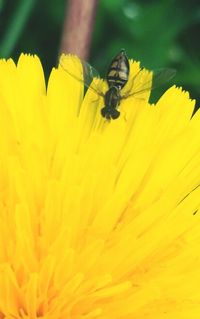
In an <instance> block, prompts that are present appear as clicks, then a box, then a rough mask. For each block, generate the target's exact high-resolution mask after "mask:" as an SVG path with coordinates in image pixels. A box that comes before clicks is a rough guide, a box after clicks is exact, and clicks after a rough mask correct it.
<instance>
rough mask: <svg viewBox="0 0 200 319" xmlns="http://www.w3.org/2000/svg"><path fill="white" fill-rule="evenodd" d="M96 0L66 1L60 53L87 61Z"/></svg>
mask: <svg viewBox="0 0 200 319" xmlns="http://www.w3.org/2000/svg"><path fill="white" fill-rule="evenodd" d="M97 2H98V0H68V6H67V8H66V14H65V21H64V27H63V34H62V40H61V48H60V53H73V54H76V55H78V56H79V57H80V58H81V59H84V60H87V59H88V56H89V51H90V43H91V36H92V30H93V24H94V19H95V13H96V7H97Z"/></svg>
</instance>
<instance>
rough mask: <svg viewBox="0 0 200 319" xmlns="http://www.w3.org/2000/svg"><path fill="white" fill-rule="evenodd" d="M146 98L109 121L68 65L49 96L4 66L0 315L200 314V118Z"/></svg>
mask: <svg viewBox="0 0 200 319" xmlns="http://www.w3.org/2000/svg"><path fill="white" fill-rule="evenodd" d="M72 60H73V59H72ZM131 68H132V71H131V72H132V73H133V72H136V70H137V69H138V68H139V66H138V64H137V63H131ZM147 76H149V74H147ZM148 94H149V92H147V93H146V96H143V99H136V98H130V99H126V100H124V101H123V102H122V104H121V106H120V111H121V113H122V114H121V116H120V118H119V119H117V120H115V121H110V122H108V121H105V119H103V118H102V117H101V115H100V109H101V108H102V106H103V101H102V99H101V98H97V96H95V93H94V92H90V91H88V93H87V94H86V96H85V98H84V99H83V84H82V83H81V82H79V81H77V80H76V79H75V78H73V77H72V76H70V75H69V74H68V73H67V72H65V71H64V70H63V69H62V68H59V69H53V70H52V73H51V75H50V79H49V82H48V88H47V92H46V89H45V83H44V75H43V71H42V67H41V64H40V61H39V59H38V58H37V57H32V56H25V55H21V57H20V59H19V61H18V64H17V66H15V64H14V62H13V61H12V60H8V61H3V60H2V61H1V62H0V127H1V134H0V207H1V209H0V212H1V213H0V318H2V319H3V318H6V319H20V318H24V319H25V318H26V319H36V318H40V319H41V318H43V319H67V318H71V319H93V318H101V319H133V318H137V319H144V318H145V319H155V318H156V319H163V318H165V319H173V318H174V319H175V318H176V319H198V318H199V314H200V289H199V286H200V253H199V245H200V235H199V234H200V220H199V218H200V217H199V213H198V209H199V205H200V187H199V184H200V115H199V114H200V113H199V112H197V113H196V114H195V116H194V117H193V118H191V116H192V113H193V109H194V102H193V101H191V100H190V99H189V95H188V93H186V92H183V91H182V90H181V89H177V88H175V87H172V88H170V89H169V90H168V91H167V92H166V93H165V94H164V95H163V96H162V97H161V99H160V100H159V101H158V103H157V104H156V105H155V106H150V105H149V104H148Z"/></svg>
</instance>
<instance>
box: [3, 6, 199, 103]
mask: <svg viewBox="0 0 200 319" xmlns="http://www.w3.org/2000/svg"><path fill="white" fill-rule="evenodd" d="M65 5H66V1H65V0H57V1H52V0H43V1H41V0H40V1H39V0H16V1H13V0H0V14H1V22H0V26H1V27H0V57H6V58H7V57H10V56H12V57H14V58H15V59H17V57H18V56H19V54H20V52H27V53H36V54H38V55H39V56H40V58H41V59H42V62H43V65H44V68H45V73H46V75H48V73H49V71H50V69H51V68H52V66H54V65H55V64H56V63H57V56H58V52H59V45H60V38H61V32H62V26H63V19H64V11H65ZM199 33H200V2H199V1H195V0H190V1H188V0H182V1H181V0H160V1H159V0H135V1H133V0H99V6H98V11H97V18H96V24H95V26H94V33H93V41H92V48H91V58H90V63H91V64H92V65H93V66H95V68H97V69H98V70H99V72H100V73H101V74H104V72H105V70H106V67H107V63H105V61H108V63H109V61H110V60H111V58H112V57H113V56H114V55H115V54H116V52H118V51H119V49H120V48H125V49H126V51H127V53H128V56H129V57H132V58H134V59H136V60H140V61H141V63H142V65H143V66H146V67H148V68H150V69H155V68H160V67H173V68H175V69H177V76H176V78H175V79H174V81H172V83H176V84H177V85H179V86H183V88H184V89H186V90H189V91H190V93H191V97H193V98H197V99H198V97H199V96H200V55H199V52H200V41H199ZM199 103H200V100H199V101H198V104H199Z"/></svg>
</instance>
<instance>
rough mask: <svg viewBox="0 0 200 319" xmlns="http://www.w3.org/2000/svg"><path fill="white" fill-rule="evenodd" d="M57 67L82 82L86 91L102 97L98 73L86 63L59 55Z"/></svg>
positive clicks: (75, 58)
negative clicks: (88, 90)
mask: <svg viewBox="0 0 200 319" xmlns="http://www.w3.org/2000/svg"><path fill="white" fill-rule="evenodd" d="M59 66H60V67H61V68H62V69H63V70H64V71H65V72H67V73H68V74H69V75H70V76H72V77H73V78H74V79H76V80H77V81H80V82H82V83H83V84H84V85H85V86H86V87H87V88H88V89H90V90H92V91H94V92H95V93H96V94H98V95H100V96H104V95H103V93H102V92H101V90H100V87H99V85H98V84H99V81H97V80H98V79H100V76H99V73H98V72H97V70H96V69H95V68H93V67H92V66H91V65H90V64H89V63H87V62H86V61H83V60H80V59H79V58H78V57H76V56H73V55H61V57H60V60H59Z"/></svg>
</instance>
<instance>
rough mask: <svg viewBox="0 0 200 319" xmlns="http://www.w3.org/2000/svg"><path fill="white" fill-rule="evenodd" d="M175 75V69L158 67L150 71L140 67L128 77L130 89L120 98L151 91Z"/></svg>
mask: <svg viewBox="0 0 200 319" xmlns="http://www.w3.org/2000/svg"><path fill="white" fill-rule="evenodd" d="M175 75H176V70H174V69H158V70H152V71H149V70H146V69H141V70H140V71H139V72H138V73H136V74H135V75H134V76H133V78H132V79H130V82H131V81H132V84H131V89H130V90H129V91H128V92H127V93H125V95H124V96H123V97H122V98H127V97H129V96H134V95H140V94H142V93H144V92H146V91H152V90H153V89H156V88H158V87H160V86H162V85H164V84H165V83H167V82H168V81H170V80H171V79H172V78H173V77H174V76H175Z"/></svg>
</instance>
